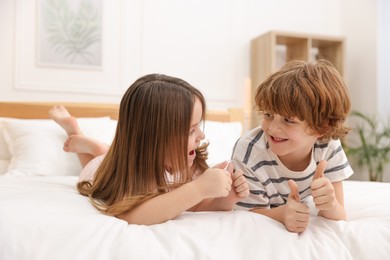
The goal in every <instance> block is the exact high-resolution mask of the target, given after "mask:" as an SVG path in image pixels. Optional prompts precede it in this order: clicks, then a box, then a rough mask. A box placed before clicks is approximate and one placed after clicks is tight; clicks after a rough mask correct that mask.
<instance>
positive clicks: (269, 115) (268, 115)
mask: <svg viewBox="0 0 390 260" xmlns="http://www.w3.org/2000/svg"><path fill="white" fill-rule="evenodd" d="M264 116H265V117H272V116H273V115H272V114H271V113H268V112H264Z"/></svg>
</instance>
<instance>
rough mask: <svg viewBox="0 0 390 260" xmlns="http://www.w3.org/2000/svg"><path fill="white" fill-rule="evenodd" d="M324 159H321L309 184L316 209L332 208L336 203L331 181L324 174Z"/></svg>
mask: <svg viewBox="0 0 390 260" xmlns="http://www.w3.org/2000/svg"><path fill="white" fill-rule="evenodd" d="M326 164H327V162H326V161H321V162H320V163H319V164H318V166H317V169H316V172H315V173H314V177H313V182H312V183H311V185H310V188H311V194H312V196H313V201H314V203H315V205H316V208H317V209H318V210H332V209H334V208H335V207H336V205H337V198H336V194H335V190H334V187H333V184H332V182H331V181H330V180H329V179H328V178H326V177H325V176H324V171H325V168H326Z"/></svg>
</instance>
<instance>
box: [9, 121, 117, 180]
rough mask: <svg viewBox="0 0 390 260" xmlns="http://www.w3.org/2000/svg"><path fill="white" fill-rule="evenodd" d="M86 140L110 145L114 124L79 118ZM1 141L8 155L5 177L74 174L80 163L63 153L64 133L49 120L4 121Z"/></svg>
mask: <svg viewBox="0 0 390 260" xmlns="http://www.w3.org/2000/svg"><path fill="white" fill-rule="evenodd" d="M78 122H79V125H80V128H81V130H82V131H83V132H84V134H85V135H86V136H88V137H91V138H94V139H97V140H99V141H102V142H105V143H107V144H111V142H112V139H113V137H114V134H115V129H116V121H115V120H110V118H108V117H103V118H79V119H78ZM3 123H4V138H5V141H6V143H7V144H8V148H9V151H10V153H11V156H12V158H11V161H10V165H9V167H8V171H7V173H6V174H7V175H23V176H24V175H28V176H37V175H44V176H47V175H78V174H79V173H80V171H81V164H80V162H79V160H78V157H77V155H76V154H74V153H67V152H64V151H63V149H62V148H63V143H64V142H65V140H66V138H67V136H66V133H65V131H64V130H63V129H62V128H61V127H60V126H59V125H57V124H56V123H55V122H54V121H53V120H50V119H4V122H3Z"/></svg>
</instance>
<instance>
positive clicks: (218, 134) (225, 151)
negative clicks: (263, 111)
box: [204, 121, 242, 166]
mask: <svg viewBox="0 0 390 260" xmlns="http://www.w3.org/2000/svg"><path fill="white" fill-rule="evenodd" d="M204 133H205V136H206V138H205V139H206V140H208V141H209V146H208V152H209V156H208V159H207V163H208V165H210V166H213V165H215V164H217V163H221V162H223V161H226V160H230V158H231V156H232V152H233V148H234V145H235V144H236V141H237V140H238V138H240V137H241V134H242V124H241V123H240V122H226V123H223V122H215V121H205V126H204Z"/></svg>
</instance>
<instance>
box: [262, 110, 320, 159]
mask: <svg viewBox="0 0 390 260" xmlns="http://www.w3.org/2000/svg"><path fill="white" fill-rule="evenodd" d="M261 125H262V128H263V130H264V133H265V134H266V137H267V140H268V143H269V146H270V149H271V151H272V152H273V153H274V154H276V155H277V156H278V157H279V159H280V160H281V161H282V162H283V163H284V162H287V161H288V162H291V161H294V162H296V163H299V162H304V161H306V160H307V159H308V156H310V154H311V150H312V148H313V145H314V143H315V142H316V141H317V139H318V138H319V137H320V135H319V134H317V133H315V132H314V131H313V130H311V129H310V128H309V127H308V125H307V123H306V121H300V120H299V119H297V118H285V117H282V116H280V115H278V114H271V113H268V112H264V115H263V118H262V123H261Z"/></svg>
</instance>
